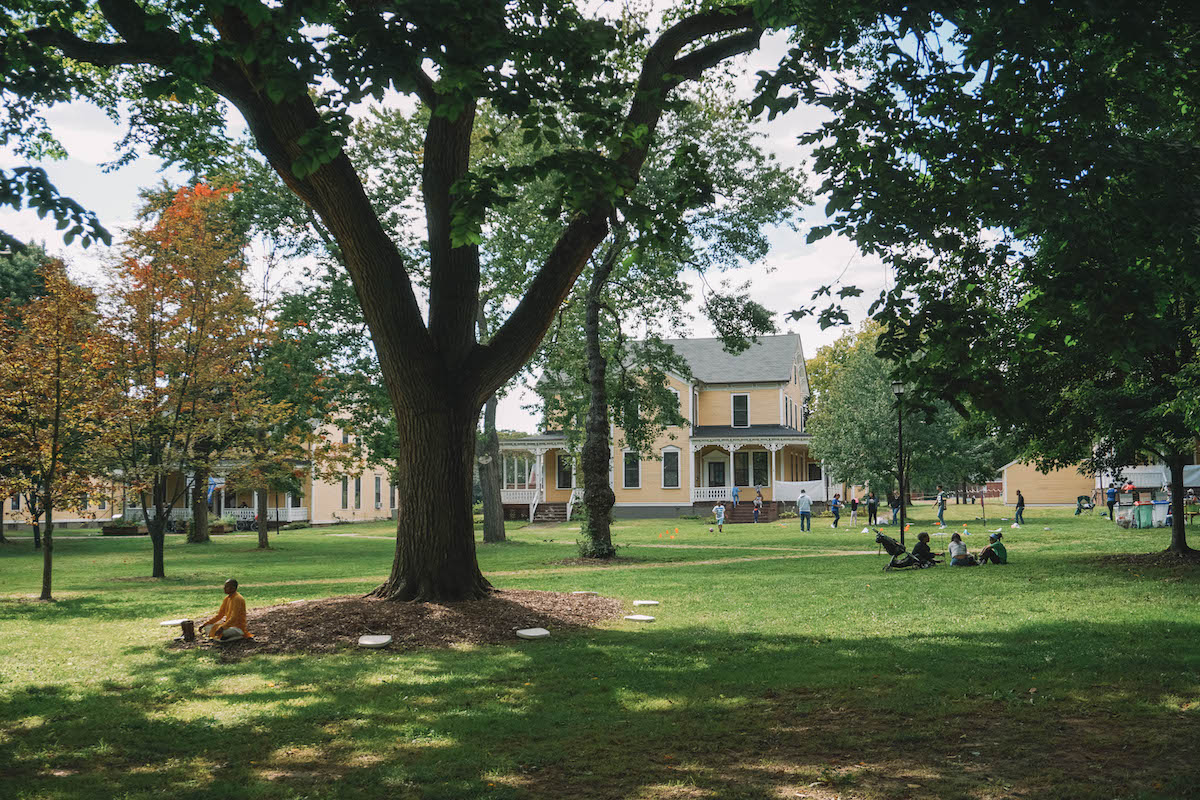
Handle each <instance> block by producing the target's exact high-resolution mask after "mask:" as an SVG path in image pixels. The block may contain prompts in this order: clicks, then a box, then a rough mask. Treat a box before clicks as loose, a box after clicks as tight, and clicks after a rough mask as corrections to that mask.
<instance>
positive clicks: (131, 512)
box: [124, 506, 308, 525]
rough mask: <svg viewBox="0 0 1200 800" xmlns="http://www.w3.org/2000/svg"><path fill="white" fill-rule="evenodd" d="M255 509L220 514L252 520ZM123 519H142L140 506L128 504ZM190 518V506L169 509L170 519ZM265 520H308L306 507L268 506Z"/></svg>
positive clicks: (183, 520) (228, 511)
mask: <svg viewBox="0 0 1200 800" xmlns="http://www.w3.org/2000/svg"><path fill="white" fill-rule="evenodd" d="M149 512H150V516H151V517H153V516H154V509H153V508H151V509H149ZM257 513H258V512H257V510H256V509H253V508H227V509H225V513H224V514H223V515H222V516H226V517H233V518H234V519H237V520H243V521H253V520H254V518H255V516H256V515H257ZM124 518H125V519H127V520H137V521H142V520H144V519H145V515H144V514H143V513H142V509H141V507H140V506H129V507H128V508H126V509H125V517H124ZM191 518H192V509H190V508H173V509H171V514H170V519H172V520H175V521H177V522H186V521H188V520H190V519H191ZM216 519H217V515H216V514H213V513H210V514H209V515H208V522H209V524H210V525H211V524H212V523H213V522H215V521H216ZM267 520H268V521H270V522H305V521H307V520H308V509H307V508H268V509H267Z"/></svg>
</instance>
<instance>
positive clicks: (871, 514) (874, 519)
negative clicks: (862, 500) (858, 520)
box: [867, 492, 879, 525]
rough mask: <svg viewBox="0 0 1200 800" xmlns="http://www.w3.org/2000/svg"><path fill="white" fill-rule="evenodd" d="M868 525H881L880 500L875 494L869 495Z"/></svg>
mask: <svg viewBox="0 0 1200 800" xmlns="http://www.w3.org/2000/svg"><path fill="white" fill-rule="evenodd" d="M867 524H868V525H878V524H879V498H878V497H876V496H875V493H874V492H871V493H870V494H869V495H867Z"/></svg>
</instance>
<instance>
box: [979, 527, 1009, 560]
mask: <svg viewBox="0 0 1200 800" xmlns="http://www.w3.org/2000/svg"><path fill="white" fill-rule="evenodd" d="M1002 538H1004V535H1003V534H1001V533H993V534H992V535H991V536H989V537H988V546H987V547H985V548H983V549H982V550H980V551H979V563H981V564H986V563H988V562H989V561H990V562H991V563H993V564H1007V563H1008V551H1007V550H1005V549H1004V545H1003V544H1001V542H1000V540H1001V539H1002Z"/></svg>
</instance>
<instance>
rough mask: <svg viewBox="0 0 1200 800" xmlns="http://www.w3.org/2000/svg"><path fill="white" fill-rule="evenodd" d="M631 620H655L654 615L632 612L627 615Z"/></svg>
mask: <svg viewBox="0 0 1200 800" xmlns="http://www.w3.org/2000/svg"><path fill="white" fill-rule="evenodd" d="M625 619H627V620H629V621H630V622H654V617H649V616H646V615H645V614H630V615H629V616H627V617H625Z"/></svg>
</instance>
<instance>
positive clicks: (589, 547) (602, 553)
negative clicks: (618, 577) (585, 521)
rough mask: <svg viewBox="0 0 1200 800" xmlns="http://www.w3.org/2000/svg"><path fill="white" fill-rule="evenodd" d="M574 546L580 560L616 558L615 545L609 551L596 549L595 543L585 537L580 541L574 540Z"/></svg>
mask: <svg viewBox="0 0 1200 800" xmlns="http://www.w3.org/2000/svg"><path fill="white" fill-rule="evenodd" d="M576 544H577V545H578V546H579V557H580V558H616V557H617V545H615V544H614V545H612V547H611V549H601V548H599V547H597V545H596V543H595V542H593V541H592V540H591V539H589V538H587V537H586V536H585V537H583V538H581V539H578V540H576Z"/></svg>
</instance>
